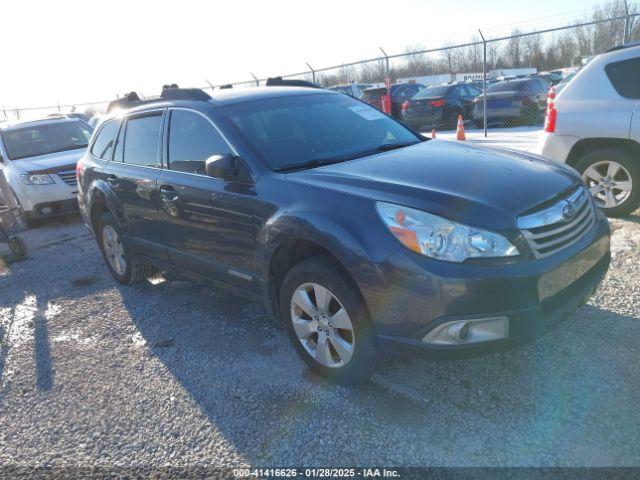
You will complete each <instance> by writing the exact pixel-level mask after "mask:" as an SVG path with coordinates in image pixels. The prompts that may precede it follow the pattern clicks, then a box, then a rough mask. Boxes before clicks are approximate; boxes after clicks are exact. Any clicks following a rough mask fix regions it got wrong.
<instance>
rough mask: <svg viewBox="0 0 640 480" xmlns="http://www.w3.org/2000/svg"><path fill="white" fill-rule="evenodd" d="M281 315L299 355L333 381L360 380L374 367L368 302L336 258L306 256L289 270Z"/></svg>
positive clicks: (375, 354)
mask: <svg viewBox="0 0 640 480" xmlns="http://www.w3.org/2000/svg"><path fill="white" fill-rule="evenodd" d="M316 292H318V294H317V295H316ZM305 294H306V295H305ZM323 298H324V299H326V300H324V301H323ZM300 304H304V305H305V310H303V309H302V308H301V307H300V306H299V305H300ZM307 311H309V313H307ZM280 318H281V320H282V322H283V325H284V328H285V330H286V332H287V334H288V335H289V339H290V340H291V343H292V344H293V346H294V348H295V349H296V351H297V352H298V354H299V355H300V356H301V357H302V359H303V360H304V361H305V362H306V363H307V365H309V367H311V368H312V369H313V370H315V371H316V372H318V373H320V374H321V375H322V376H324V377H326V378H327V379H329V380H330V381H333V382H336V383H343V384H358V383H362V382H364V381H366V380H368V379H369V377H370V376H371V374H372V373H373V371H374V370H375V368H376V366H377V364H378V360H379V354H378V348H377V345H376V341H375V334H374V329H373V326H372V323H371V320H370V318H369V314H368V313H367V309H366V307H365V303H364V300H363V299H362V296H361V294H360V292H359V291H358V289H357V287H356V286H355V285H354V283H353V281H352V280H351V278H349V276H348V275H347V274H346V273H345V272H344V271H343V269H342V268H341V267H340V266H339V265H337V264H336V262H335V261H333V260H332V259H331V258H328V257H315V258H311V259H309V260H305V261H303V262H301V263H299V264H297V265H295V266H294V267H293V268H292V269H291V270H290V271H289V272H288V273H287V275H286V277H285V278H284V281H283V283H282V285H281V288H280ZM294 323H295V325H294Z"/></svg>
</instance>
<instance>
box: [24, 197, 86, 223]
mask: <svg viewBox="0 0 640 480" xmlns="http://www.w3.org/2000/svg"><path fill="white" fill-rule="evenodd" d="M77 212H78V201H77V200H76V199H75V198H70V199H67V200H58V201H55V202H43V203H37V204H35V205H33V206H32V209H31V210H30V211H28V212H26V216H27V218H28V219H30V220H35V219H38V218H51V217H59V216H62V215H71V214H74V213H77Z"/></svg>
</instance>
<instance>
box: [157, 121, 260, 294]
mask: <svg viewBox="0 0 640 480" xmlns="http://www.w3.org/2000/svg"><path fill="white" fill-rule="evenodd" d="M167 130H168V131H167V134H166V137H167V139H168V145H167V146H166V152H167V165H166V167H165V169H164V170H163V171H162V173H161V174H160V177H159V178H158V190H159V202H160V214H161V217H162V220H161V222H162V224H163V225H164V228H163V230H165V231H166V232H167V235H163V237H162V240H163V241H164V242H165V243H166V246H167V247H168V251H169V256H170V258H171V260H172V261H173V262H174V263H176V264H177V265H178V266H180V267H183V268H187V269H189V270H192V271H195V272H197V273H201V274H204V275H207V276H210V277H214V278H217V279H219V280H223V281H225V282H227V283H232V284H235V285H238V286H241V287H243V288H249V289H256V288H257V283H255V282H256V278H255V273H256V265H255V241H256V223H255V221H254V217H253V196H254V190H253V186H252V185H246V184H237V183H229V182H226V181H224V180H220V179H216V178H212V177H209V176H207V175H206V172H205V161H206V160H207V159H208V158H209V157H211V156H213V155H219V154H228V153H232V154H233V153H235V152H234V150H233V148H232V147H231V146H230V145H229V143H228V142H227V141H226V140H225V139H224V137H223V136H222V135H221V133H220V132H219V130H218V129H217V128H216V127H215V125H214V124H213V123H212V122H211V121H210V120H209V119H208V118H207V117H206V116H204V115H203V114H201V113H199V112H197V111H195V110H189V109H183V108H175V109H171V110H170V111H169V116H168V129H167Z"/></svg>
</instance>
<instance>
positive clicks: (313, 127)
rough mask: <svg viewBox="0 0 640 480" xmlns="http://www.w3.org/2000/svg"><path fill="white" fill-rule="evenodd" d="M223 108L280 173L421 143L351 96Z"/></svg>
mask: <svg viewBox="0 0 640 480" xmlns="http://www.w3.org/2000/svg"><path fill="white" fill-rule="evenodd" d="M221 111H222V112H223V113H224V114H225V115H227V116H228V117H229V118H230V119H231V120H232V122H233V124H234V125H235V126H236V127H237V128H238V129H239V130H240V132H241V133H242V134H243V136H244V137H245V139H246V140H247V141H248V143H249V144H250V145H251V146H252V147H253V149H254V150H256V151H257V152H258V153H259V154H260V155H261V156H262V158H264V160H265V161H266V163H267V164H268V166H269V168H271V169H272V170H276V171H278V170H287V169H291V168H296V167H297V166H300V167H305V166H306V167H312V166H318V165H321V164H327V163H337V162H340V161H346V160H350V159H353V158H357V157H362V156H366V155H371V154H373V153H376V152H378V151H384V150H388V149H391V148H396V147H401V146H406V145H409V144H413V143H418V142H420V141H421V139H420V138H418V137H417V136H416V135H415V134H414V133H412V132H411V131H410V130H408V129H407V128H406V127H404V126H403V125H402V124H400V123H399V122H397V121H395V120H393V119H392V118H389V117H388V116H386V115H384V114H383V113H382V112H380V111H378V110H376V109H375V108H373V107H370V106H369V105H367V104H365V103H363V102H360V101H358V100H355V99H354V98H352V97H349V96H347V95H337V94H321V93H319V94H313V95H299V96H293V97H292V96H288V97H281V98H272V99H268V100H260V101H255V102H247V103H241V104H236V105H230V106H228V107H225V108H224V109H222V110H221Z"/></svg>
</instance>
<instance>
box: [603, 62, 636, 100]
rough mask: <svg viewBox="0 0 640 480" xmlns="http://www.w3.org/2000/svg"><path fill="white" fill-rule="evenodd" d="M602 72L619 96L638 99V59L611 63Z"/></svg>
mask: <svg viewBox="0 0 640 480" xmlns="http://www.w3.org/2000/svg"><path fill="white" fill-rule="evenodd" d="M604 70H605V72H607V76H608V77H609V81H610V82H611V84H612V85H613V88H615V89H616V92H618V94H619V95H621V96H623V97H625V98H633V99H634V100H637V99H640V80H639V79H640V58H630V59H628V60H622V61H620V62H613V63H610V64H609V65H607V66H606V67H604Z"/></svg>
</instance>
